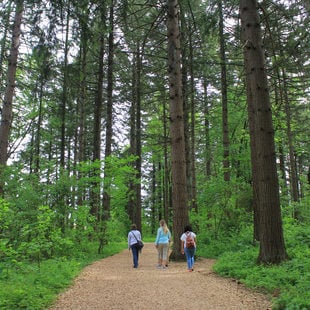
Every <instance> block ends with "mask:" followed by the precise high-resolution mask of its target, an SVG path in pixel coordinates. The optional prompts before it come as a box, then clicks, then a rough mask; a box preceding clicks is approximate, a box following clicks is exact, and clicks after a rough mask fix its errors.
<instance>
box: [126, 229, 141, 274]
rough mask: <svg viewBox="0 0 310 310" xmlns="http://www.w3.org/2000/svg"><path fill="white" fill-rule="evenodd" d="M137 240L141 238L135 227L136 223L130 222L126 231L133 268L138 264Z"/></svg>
mask: <svg viewBox="0 0 310 310" xmlns="http://www.w3.org/2000/svg"><path fill="white" fill-rule="evenodd" d="M138 240H141V233H140V231H139V230H138V229H137V225H136V224H132V225H131V228H130V231H129V233H128V250H129V251H130V250H131V252H132V259H133V268H138V265H139V248H138Z"/></svg>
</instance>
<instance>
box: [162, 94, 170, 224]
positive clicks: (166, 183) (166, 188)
mask: <svg viewBox="0 0 310 310" xmlns="http://www.w3.org/2000/svg"><path fill="white" fill-rule="evenodd" d="M162 102H163V128H164V171H163V174H164V177H163V202H164V218H165V220H166V222H167V223H169V219H170V211H171V210H170V209H169V206H171V203H170V197H171V195H170V192H171V186H170V177H169V176H170V165H169V161H168V143H169V142H168V139H169V137H168V134H169V133H168V128H167V107H166V96H165V92H163V96H162Z"/></svg>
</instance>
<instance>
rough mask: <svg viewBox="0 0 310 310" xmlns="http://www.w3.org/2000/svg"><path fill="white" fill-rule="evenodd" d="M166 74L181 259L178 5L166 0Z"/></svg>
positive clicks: (184, 214) (176, 252)
mask: <svg viewBox="0 0 310 310" xmlns="http://www.w3.org/2000/svg"><path fill="white" fill-rule="evenodd" d="M167 9H168V12H167V36H168V75H169V98H170V104H169V107H170V121H171V123H170V136H171V174H172V207H173V238H174V249H173V252H172V254H171V258H172V259H181V258H182V255H181V253H180V250H181V245H180V236H181V234H182V232H183V229H184V226H185V225H186V224H188V207H187V186H186V161H185V140H184V118H183V96H182V74H181V54H180V51H181V48H180V30H179V12H178V9H179V5H178V1H177V0H168V1H167Z"/></svg>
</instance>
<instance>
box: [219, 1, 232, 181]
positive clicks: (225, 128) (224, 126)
mask: <svg viewBox="0 0 310 310" xmlns="http://www.w3.org/2000/svg"><path fill="white" fill-rule="evenodd" d="M218 6H219V17H220V18H219V37H220V58H221V91H222V130H223V149H224V153H223V168H224V181H229V180H230V171H229V168H230V161H229V128H228V103H227V70H226V55H225V50H226V48H225V38H224V20H223V8H222V7H223V3H222V0H219V1H218Z"/></svg>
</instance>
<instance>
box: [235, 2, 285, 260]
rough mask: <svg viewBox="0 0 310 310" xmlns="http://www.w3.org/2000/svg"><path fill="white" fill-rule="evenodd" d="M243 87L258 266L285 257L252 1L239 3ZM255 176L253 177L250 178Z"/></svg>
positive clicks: (266, 93) (261, 56)
mask: <svg viewBox="0 0 310 310" xmlns="http://www.w3.org/2000/svg"><path fill="white" fill-rule="evenodd" d="M240 17H241V32H242V40H243V47H244V50H243V51H244V63H245V72H246V84H247V100H248V111H249V122H250V138H251V153H253V154H252V164H253V168H252V171H253V182H254V183H255V184H254V189H255V190H254V192H255V193H254V199H256V205H257V211H258V214H259V240H260V250H259V256H258V259H257V261H258V263H267V264H269V263H271V264H277V263H280V262H281V261H283V260H285V259H286V258H287V254H286V250H285V245H284V238H283V229H282V220H281V209H280V196H279V184H278V176H277V168H276V157H275V143H274V130H273V124H272V115H271V104H270V98H269V90H268V83H267V73H266V68H265V59H264V52H263V48H262V35H261V30H260V21H259V16H258V12H257V1H256V0H240ZM254 175H255V177H254Z"/></svg>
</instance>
